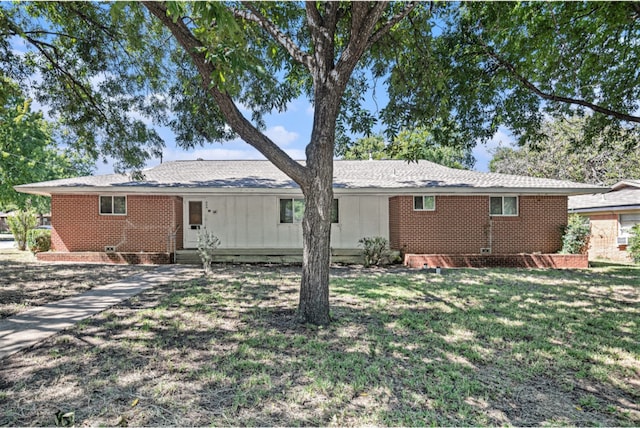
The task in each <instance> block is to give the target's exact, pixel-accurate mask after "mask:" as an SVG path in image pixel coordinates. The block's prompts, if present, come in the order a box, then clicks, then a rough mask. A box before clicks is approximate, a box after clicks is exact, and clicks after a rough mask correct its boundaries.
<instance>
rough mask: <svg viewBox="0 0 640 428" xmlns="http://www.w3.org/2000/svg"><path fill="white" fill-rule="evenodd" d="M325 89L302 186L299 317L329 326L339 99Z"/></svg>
mask: <svg viewBox="0 0 640 428" xmlns="http://www.w3.org/2000/svg"><path fill="white" fill-rule="evenodd" d="M330 93H331V91H330V90H328V89H327V88H325V87H322V88H316V92H315V95H316V109H315V113H314V118H313V130H312V132H311V143H310V144H309V145H308V146H307V150H306V152H307V153H306V154H307V168H308V170H309V174H310V180H308V181H307V182H306V185H305V186H302V192H303V193H304V198H305V210H304V217H303V220H302V235H303V238H302V240H303V256H302V283H301V284H300V302H299V307H298V314H299V316H300V318H301V320H302V321H304V322H308V323H311V324H316V325H326V324H329V321H330V319H329V269H330V263H331V205H332V202H333V148H334V142H335V123H336V117H337V114H338V109H339V98H337V97H335V96H333V97H331V96H329V94H330Z"/></svg>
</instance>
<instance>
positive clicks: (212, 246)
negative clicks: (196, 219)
mask: <svg viewBox="0 0 640 428" xmlns="http://www.w3.org/2000/svg"><path fill="white" fill-rule="evenodd" d="M219 245H220V240H219V239H218V237H217V236H215V235H214V234H213V233H210V232H200V234H199V235H198V255H199V256H200V260H202V267H203V268H204V273H205V274H206V275H208V274H210V273H211V263H212V262H213V255H214V253H215V250H216V249H217V248H218V246H219Z"/></svg>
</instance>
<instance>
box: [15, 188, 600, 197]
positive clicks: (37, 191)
mask: <svg viewBox="0 0 640 428" xmlns="http://www.w3.org/2000/svg"><path fill="white" fill-rule="evenodd" d="M16 190H17V191H19V192H22V193H29V194H33V195H43V196H51V195H52V194H59V195H68V194H74V195H75V194H85V195H87V194H105V193H118V194H128V195H135V194H145V195H173V196H182V195H215V194H222V195H229V194H245V195H246V194H250V195H282V194H285V195H288V194H291V195H299V194H301V193H302V191H301V190H300V189H299V188H272V189H263V188H211V189H208V188H202V187H178V186H167V187H161V186H158V187H146V186H99V187H97V186H69V187H64V186H63V187H37V186H29V187H21V186H16ZM608 190H609V189H608V188H601V187H584V188H535V187H520V188H519V187H433V188H430V187H402V188H357V189H355V188H334V189H333V193H334V194H335V195H372V194H375V195H388V196H395V195H413V194H434V195H461V196H462V195H475V196H477V195H540V196H545V195H546V196H550V195H556V196H558V195H564V196H570V195H583V194H594V193H604V192H607V191H608Z"/></svg>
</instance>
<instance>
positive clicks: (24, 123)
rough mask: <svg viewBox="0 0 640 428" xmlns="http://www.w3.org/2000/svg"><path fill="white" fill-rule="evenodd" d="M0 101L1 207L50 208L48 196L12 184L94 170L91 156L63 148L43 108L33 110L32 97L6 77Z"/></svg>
mask: <svg viewBox="0 0 640 428" xmlns="http://www.w3.org/2000/svg"><path fill="white" fill-rule="evenodd" d="M2 87H3V98H2V105H0V160H1V162H0V208H2V209H10V208H20V209H24V208H26V207H27V205H30V206H31V207H33V208H34V209H35V210H36V211H38V212H39V213H46V212H49V199H48V198H44V197H38V196H32V195H26V194H23V193H18V192H16V191H15V190H14V189H13V186H15V185H18V184H25V183H33V182H38V181H46V180H53V179H56V178H67V177H75V176H78V175H88V174H90V173H91V165H92V163H93V162H92V160H91V159H90V158H88V157H83V156H81V155H79V154H78V153H77V152H76V151H73V150H69V149H66V150H64V149H60V148H59V147H58V146H57V145H56V144H55V142H54V140H53V138H52V135H53V133H54V131H55V128H54V126H53V125H52V124H51V123H49V122H47V121H46V120H45V119H44V118H43V115H42V113H41V112H33V111H32V110H31V100H29V99H27V98H25V97H24V96H23V95H22V94H21V91H20V90H19V88H18V87H17V86H16V85H15V84H14V83H13V82H10V81H8V80H6V79H3V81H2Z"/></svg>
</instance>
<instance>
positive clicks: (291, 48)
mask: <svg viewBox="0 0 640 428" xmlns="http://www.w3.org/2000/svg"><path fill="white" fill-rule="evenodd" d="M242 4H243V5H244V6H245V7H246V8H247V9H248V11H245V10H239V9H234V10H233V14H234V15H235V16H237V17H239V18H242V19H246V20H247V21H251V22H255V23H256V24H258V25H259V26H260V28H262V29H263V30H265V31H266V32H267V33H269V35H271V37H272V38H273V39H274V40H275V41H276V42H278V43H279V44H280V46H282V47H283V48H285V50H286V51H287V52H288V53H289V55H291V57H292V58H293V59H294V61H297V62H299V63H300V64H302V65H304V66H305V67H307V69H308V70H310V69H311V68H310V67H311V61H312V60H311V57H310V56H309V55H308V54H306V53H305V52H303V51H302V50H301V49H300V48H299V47H298V45H296V43H295V42H294V41H293V40H291V38H290V37H289V36H287V35H286V34H285V33H284V32H282V31H281V30H280V29H279V28H278V27H277V26H276V25H275V24H274V23H273V22H271V21H270V20H269V19H268V18H267V17H265V16H264V15H262V14H261V13H260V11H258V9H256V8H255V7H254V6H253V4H251V3H250V2H248V1H243V2H242Z"/></svg>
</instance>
